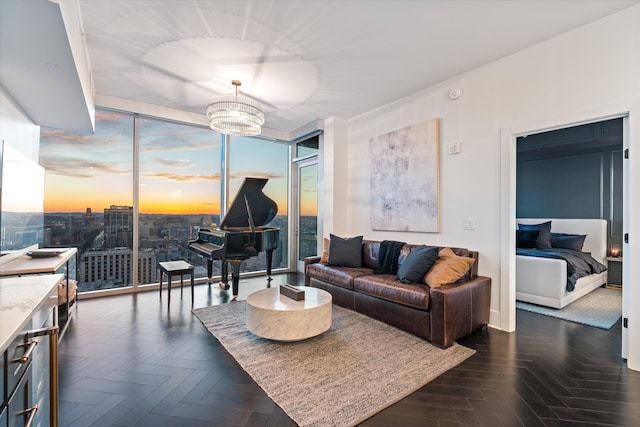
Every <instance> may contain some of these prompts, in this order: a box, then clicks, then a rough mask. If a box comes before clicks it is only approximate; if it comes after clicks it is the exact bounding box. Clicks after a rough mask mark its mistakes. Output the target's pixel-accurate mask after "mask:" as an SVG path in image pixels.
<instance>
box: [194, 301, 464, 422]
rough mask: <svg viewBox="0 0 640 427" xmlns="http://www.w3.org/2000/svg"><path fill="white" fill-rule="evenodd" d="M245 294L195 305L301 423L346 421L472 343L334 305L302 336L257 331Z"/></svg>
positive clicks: (457, 357) (413, 384) (440, 368)
mask: <svg viewBox="0 0 640 427" xmlns="http://www.w3.org/2000/svg"><path fill="white" fill-rule="evenodd" d="M245 304H246V303H245V302H244V301H235V302H230V303H227V304H223V305H219V306H213V307H205V308H198V309H194V310H193V313H194V314H195V315H196V316H197V317H198V319H200V321H201V322H202V323H203V324H204V325H205V326H206V327H207V329H208V330H209V331H210V332H211V333H212V334H213V336H215V337H216V338H217V339H218V340H219V341H220V343H222V345H223V346H224V347H225V348H226V349H227V351H229V353H231V355H232V356H233V357H234V358H235V359H236V360H237V361H238V363H239V364H240V366H241V367H242V368H243V369H244V370H245V371H246V372H247V373H248V374H249V375H251V377H252V378H253V379H254V381H255V382H256V383H257V384H258V385H259V386H260V387H261V388H262V389H263V390H264V391H265V392H266V393H267V395H268V396H269V397H270V398H271V399H272V400H273V401H274V402H275V403H276V404H277V405H278V406H280V408H282V410H284V412H286V413H287V415H289V417H290V418H291V419H293V420H294V421H295V422H296V423H297V424H298V425H300V426H323V427H325V426H350V425H355V424H358V423H360V422H362V421H364V420H365V419H367V418H369V417H371V416H373V415H374V414H376V413H377V412H379V411H381V410H382V409H384V408H386V407H388V406H390V405H392V404H393V403H395V402H397V401H399V400H401V399H402V398H404V397H406V396H408V395H409V394H411V393H413V392H414V391H416V390H418V389H419V388H420V387H422V386H423V385H425V384H427V383H428V382H429V381H431V380H433V379H434V378H436V377H437V376H439V375H440V374H442V373H444V372H446V371H447V370H449V369H451V368H453V367H454V366H456V365H458V364H459V363H461V362H462V361H464V360H465V359H467V358H468V357H469V356H471V355H472V354H473V353H474V352H475V351H474V350H471V349H469V348H467V347H464V346H461V345H458V344H454V345H453V346H451V347H449V348H447V349H445V350H443V349H440V348H438V347H435V346H433V345H431V344H430V343H429V342H427V341H424V340H422V339H420V338H418V337H415V336H413V335H411V334H408V333H405V332H403V331H400V330H399V329H396V328H394V327H391V326H389V325H387V324H385V323H382V322H379V321H377V320H374V319H371V318H369V317H367V316H364V315H362V314H359V313H356V312H353V311H351V310H347V309H345V308H342V307H339V306H336V305H334V306H333V319H332V325H331V328H330V329H329V330H328V331H327V332H325V333H324V334H322V335H319V336H317V337H314V338H310V339H308V340H304V341H298V342H292V343H284V342H275V341H270V340H267V339H263V338H259V337H256V336H255V335H253V334H252V333H250V332H249V331H248V330H247V328H246V326H245Z"/></svg>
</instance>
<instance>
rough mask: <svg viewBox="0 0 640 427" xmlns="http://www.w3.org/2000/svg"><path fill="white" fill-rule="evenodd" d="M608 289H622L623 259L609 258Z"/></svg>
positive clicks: (619, 257)
mask: <svg viewBox="0 0 640 427" xmlns="http://www.w3.org/2000/svg"><path fill="white" fill-rule="evenodd" d="M607 269H608V271H607V288H609V289H622V257H621V256H618V257H613V256H610V257H607Z"/></svg>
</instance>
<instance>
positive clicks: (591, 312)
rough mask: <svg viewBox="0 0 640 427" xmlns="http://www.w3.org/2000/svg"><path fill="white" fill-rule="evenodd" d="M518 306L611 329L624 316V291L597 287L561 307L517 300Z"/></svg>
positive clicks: (526, 309)
mask: <svg viewBox="0 0 640 427" xmlns="http://www.w3.org/2000/svg"><path fill="white" fill-rule="evenodd" d="M516 308H517V309H519V310H525V311H531V312H534V313H539V314H544V315H545V316H550V317H556V318H558V319H563V320H569V321H571V322H575V323H582V324H584V325H589V326H595V327H596V328H600V329H611V328H612V327H613V325H615V323H616V322H617V321H618V319H619V318H620V317H621V316H622V292H620V291H618V290H615V289H605V288H597V289H595V290H593V291H592V292H589V293H588V294H587V295H585V296H583V297H582V298H580V299H578V300H576V301H574V302H572V303H571V304H569V305H568V306H566V307H564V308H561V309H557V308H549V307H543V306H540V305H535V304H529V303H527V302H521V301H516Z"/></svg>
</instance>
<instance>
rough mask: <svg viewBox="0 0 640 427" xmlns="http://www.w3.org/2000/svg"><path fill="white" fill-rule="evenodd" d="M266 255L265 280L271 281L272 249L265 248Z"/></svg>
mask: <svg viewBox="0 0 640 427" xmlns="http://www.w3.org/2000/svg"><path fill="white" fill-rule="evenodd" d="M266 255H267V280H268V281H271V265H272V263H273V249H267V250H266Z"/></svg>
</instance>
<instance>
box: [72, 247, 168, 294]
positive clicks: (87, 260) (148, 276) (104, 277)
mask: <svg viewBox="0 0 640 427" xmlns="http://www.w3.org/2000/svg"><path fill="white" fill-rule="evenodd" d="M132 253H133V251H132V250H131V249H129V248H113V249H108V250H100V251H93V250H92V251H87V252H85V253H83V254H82V255H81V257H80V271H79V273H80V274H79V282H80V291H81V292H83V291H91V290H98V289H110V288H122V287H125V286H129V285H131V281H132V271H131V268H132V262H131V259H132ZM156 266H157V257H156V255H155V253H154V251H153V250H144V251H140V252H139V253H138V283H140V284H144V283H154V282H156V281H157V270H156Z"/></svg>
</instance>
